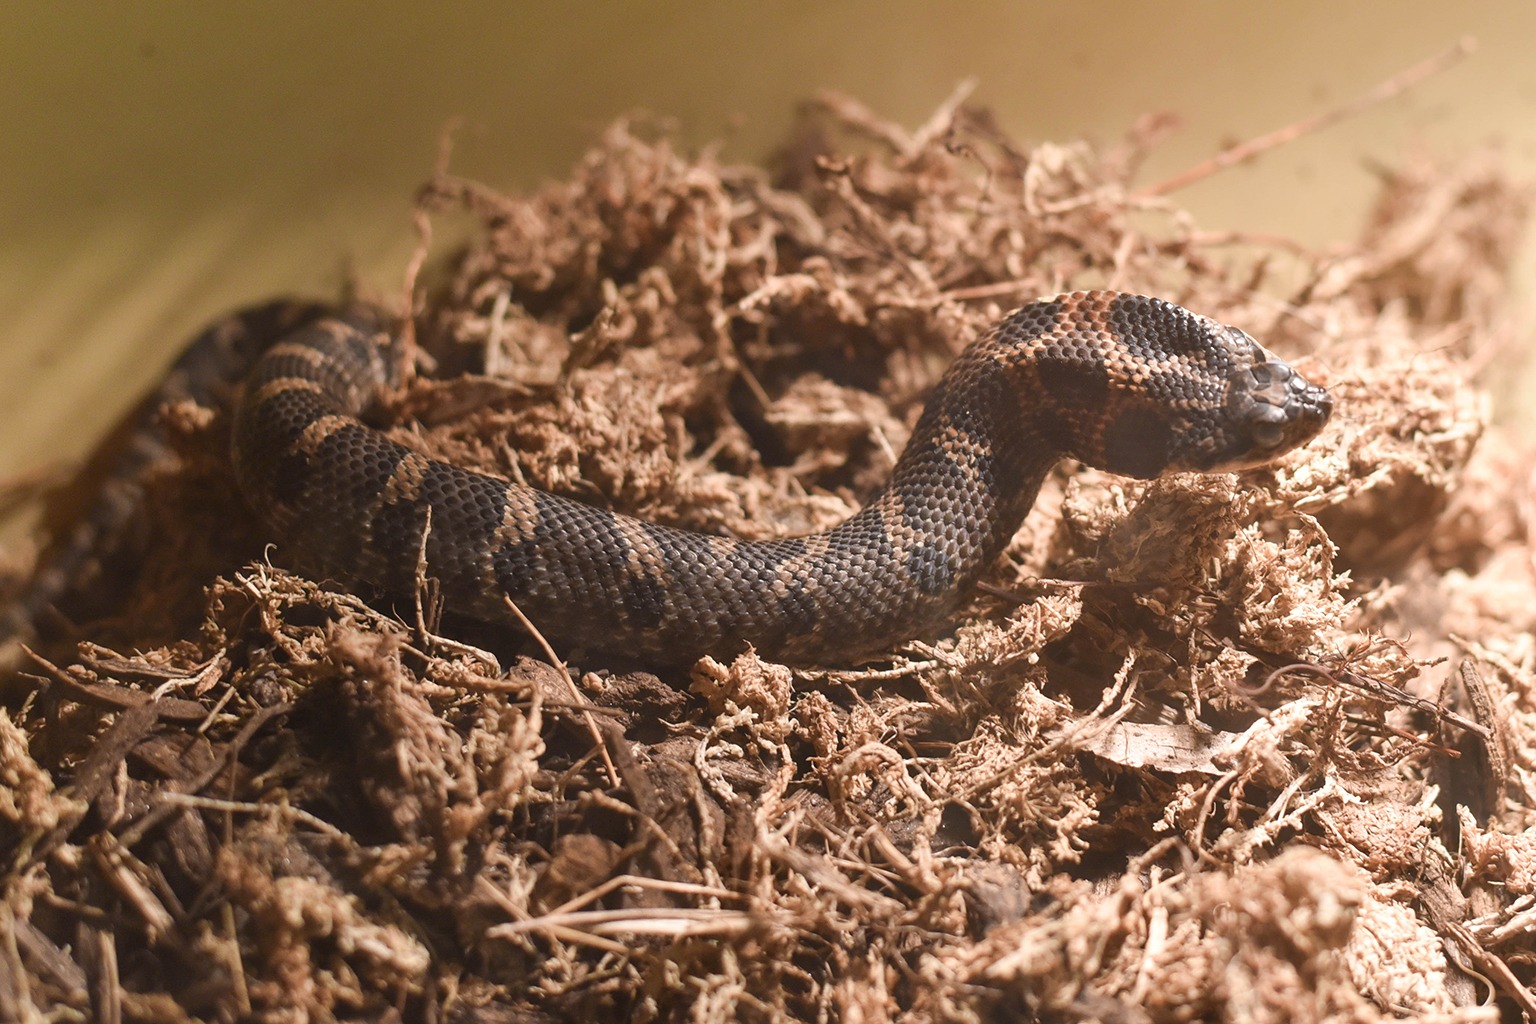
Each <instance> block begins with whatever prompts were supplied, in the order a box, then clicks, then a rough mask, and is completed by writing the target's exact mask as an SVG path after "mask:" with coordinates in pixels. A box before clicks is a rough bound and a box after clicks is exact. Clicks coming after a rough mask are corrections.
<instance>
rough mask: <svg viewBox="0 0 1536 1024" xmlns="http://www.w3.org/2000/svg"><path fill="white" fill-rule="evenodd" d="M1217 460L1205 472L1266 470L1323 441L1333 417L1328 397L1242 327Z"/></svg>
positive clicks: (1231, 331) (1235, 342)
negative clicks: (1296, 450) (1316, 439)
mask: <svg viewBox="0 0 1536 1024" xmlns="http://www.w3.org/2000/svg"><path fill="white" fill-rule="evenodd" d="M1226 331H1227V333H1228V336H1229V338H1230V339H1231V342H1232V348H1233V350H1234V353H1235V355H1236V358H1234V360H1233V365H1232V369H1231V372H1230V374H1229V375H1228V379H1227V397H1226V401H1225V403H1224V405H1223V409H1222V418H1223V423H1222V427H1221V430H1220V431H1219V432H1218V434H1217V437H1218V444H1217V445H1216V446H1214V454H1215V458H1214V459H1213V461H1212V462H1211V464H1210V465H1209V466H1203V467H1201V468H1202V469H1205V470H1207V471H1211V470H1235V469H1248V468H1251V467H1254V466H1262V465H1264V464H1265V463H1268V462H1272V461H1273V460H1275V459H1276V458H1278V457H1279V456H1281V455H1284V454H1285V453H1286V452H1288V451H1290V450H1291V449H1292V448H1297V447H1299V446H1301V445H1303V444H1306V443H1307V442H1308V441H1310V440H1312V438H1314V437H1316V436H1317V433H1318V431H1320V430H1322V429H1323V425H1324V424H1325V423H1327V422H1328V417H1329V415H1331V414H1332V412H1333V399H1332V398H1331V397H1329V395H1328V392H1327V391H1325V390H1323V388H1321V387H1319V386H1318V385H1316V384H1313V383H1312V382H1311V381H1309V380H1307V378H1305V377H1303V376H1302V375H1301V374H1300V373H1298V372H1297V371H1296V370H1294V369H1292V368H1291V367H1290V365H1289V364H1287V363H1286V362H1285V361H1284V360H1282V359H1280V358H1279V357H1277V356H1276V355H1275V354H1274V353H1272V352H1270V351H1268V350H1267V349H1265V348H1264V346H1262V345H1260V344H1259V343H1258V342H1256V341H1254V340H1253V339H1252V338H1250V337H1249V336H1248V335H1247V334H1245V333H1243V332H1242V331H1240V330H1238V329H1237V328H1236V327H1227V328H1226Z"/></svg>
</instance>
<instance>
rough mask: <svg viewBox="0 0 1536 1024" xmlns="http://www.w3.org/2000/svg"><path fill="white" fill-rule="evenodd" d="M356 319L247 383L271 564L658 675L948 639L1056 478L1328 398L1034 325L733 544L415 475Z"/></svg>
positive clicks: (1083, 298)
mask: <svg viewBox="0 0 1536 1024" xmlns="http://www.w3.org/2000/svg"><path fill="white" fill-rule="evenodd" d="M379 334H380V332H379V331H377V330H376V328H375V327H374V326H373V325H372V322H371V318H370V317H368V316H362V317H357V318H333V319H322V320H319V321H316V322H314V323H312V324H310V325H308V326H306V327H304V328H302V329H300V330H299V331H298V332H297V333H294V334H291V335H289V336H288V337H286V338H285V339H284V340H282V341H279V342H278V343H277V344H275V345H273V346H272V347H271V348H269V349H268V350H267V351H266V352H265V354H264V355H262V356H261V358H260V360H259V361H258V362H257V364H256V367H255V369H254V370H253V371H252V373H251V374H250V376H249V378H248V379H247V382H246V384H245V389H244V394H243V397H242V399H241V401H240V403H239V406H238V409H237V412H236V418H235V430H234V451H233V456H234V467H235V473H236V476H237V479H238V481H239V484H240V487H241V489H242V491H243V493H244V494H245V496H246V498H247V500H248V501H249V503H250V504H251V506H252V507H253V508H254V509H255V510H256V511H257V513H258V514H259V515H260V516H261V517H262V519H263V520H264V521H265V523H266V524H267V525H268V527H269V528H270V529H271V531H272V533H273V537H274V539H275V540H276V541H278V543H279V547H280V548H281V546H283V545H289V544H291V545H294V546H296V547H297V548H299V549H300V550H302V551H303V552H305V553H307V554H308V555H309V556H310V557H311V558H313V559H314V560H316V561H318V563H320V565H322V566H323V567H325V568H326V569H327V570H328V571H332V572H336V573H339V574H342V575H344V576H347V577H351V578H355V579H359V580H362V581H366V582H367V583H369V584H372V585H374V586H376V587H378V588H380V589H382V590H383V591H385V592H388V593H392V594H397V595H401V594H409V593H411V590H412V588H413V587H414V586H415V585H416V582H417V578H418V570H419V569H421V568H424V569H425V573H426V575H427V576H429V577H432V578H434V579H436V580H437V581H438V584H439V587H440V593H441V595H442V597H443V599H444V601H445V604H446V606H447V607H448V608H449V609H450V610H452V611H455V612H457V613H461V614H464V615H468V616H470V617H473V618H476V619H481V620H485V621H489V622H508V623H512V622H515V621H516V620H515V619H514V617H513V613H512V611H511V610H510V608H509V607H508V602H509V601H511V602H514V603H515V604H516V605H517V607H518V609H520V610H521V612H522V613H523V614H524V615H525V616H526V617H527V618H528V619H529V620H530V621H531V622H533V623H534V624H535V625H537V626H538V627H539V628H540V629H541V630H542V631H543V632H545V633H546V635H548V636H549V637H551V638H553V639H557V640H559V641H562V642H564V643H565V644H568V645H569V644H574V645H578V646H583V647H589V648H596V649H603V650H611V651H617V652H621V653H624V654H628V655H631V656H636V657H639V658H642V659H645V660H650V661H657V662H674V663H675V662H684V661H688V660H691V659H693V658H696V657H698V656H700V655H704V654H714V655H720V656H729V655H731V654H734V653H736V652H738V651H740V650H743V649H745V647H746V645H748V644H750V645H752V646H753V647H754V648H756V649H757V650H758V651H759V652H761V653H762V654H764V655H766V656H769V657H772V658H775V659H781V660H786V661H792V662H807V661H818V660H835V661H845V660H848V659H850V658H852V657H854V656H857V655H861V654H868V653H872V652H877V651H880V650H883V649H888V648H889V647H890V645H892V644H894V643H897V642H900V641H902V640H905V639H908V638H911V637H915V636H921V635H923V634H924V633H925V632H927V631H930V630H932V629H933V628H934V627H935V626H936V625H937V624H939V623H941V622H942V621H943V619H944V617H945V616H946V615H948V614H950V613H951V612H952V611H953V610H954V608H955V606H956V605H957V604H958V603H959V602H960V601H961V600H963V599H964V598H965V597H966V596H967V595H968V593H969V592H970V588H971V585H972V584H973V583H975V581H976V580H977V578H978V577H979V576H980V575H981V573H982V572H983V571H984V570H985V569H986V568H987V567H988V566H989V565H990V564H991V563H992V562H993V560H994V559H995V558H996V557H997V556H998V554H999V553H1000V552H1001V551H1002V549H1003V547H1004V546H1005V545H1006V544H1007V542H1008V540H1009V539H1010V538H1011V537H1012V536H1013V534H1014V532H1015V531H1016V530H1017V529H1018V527H1019V524H1020V522H1021V521H1022V520H1023V518H1024V516H1025V515H1026V513H1028V511H1029V509H1030V507H1031V505H1033V503H1034V500H1035V496H1036V493H1037V492H1038V490H1039V487H1040V484H1041V481H1042V480H1043V478H1044V476H1045V474H1046V472H1047V471H1048V470H1049V469H1050V468H1051V466H1052V465H1053V464H1055V463H1056V462H1057V461H1058V460H1059V459H1061V458H1063V457H1073V458H1077V459H1080V460H1082V461H1083V462H1085V463H1088V464H1091V465H1094V466H1098V467H1101V468H1103V469H1107V470H1111V471H1114V472H1118V473H1123V474H1126V475H1129V476H1134V477H1142V478H1149V477H1154V476H1157V475H1159V474H1161V473H1165V472H1171V471H1180V470H1200V471H1211V472H1217V471H1223V470H1229V469H1236V468H1242V467H1247V466H1252V465H1256V464H1259V463H1262V462H1266V461H1268V460H1270V459H1272V458H1274V457H1275V456H1277V455H1279V454H1281V453H1283V452H1285V451H1288V450H1289V449H1291V448H1293V447H1295V446H1297V445H1299V444H1301V443H1303V442H1305V441H1306V440H1308V439H1309V438H1311V437H1312V436H1313V435H1315V434H1316V433H1317V431H1318V430H1319V429H1320V428H1321V427H1322V425H1323V423H1324V422H1325V421H1326V420H1327V417H1328V415H1329V412H1330V409H1331V404H1330V400H1329V398H1328V396H1327V394H1326V393H1325V392H1324V391H1323V390H1322V389H1321V388H1319V387H1317V386H1315V385H1313V384H1310V383H1308V382H1307V381H1306V380H1305V379H1304V378H1302V377H1301V376H1300V375H1299V374H1297V373H1296V372H1295V371H1293V370H1291V369H1290V368H1289V367H1288V366H1286V365H1285V364H1284V363H1282V362H1280V361H1279V360H1278V359H1276V358H1275V357H1274V356H1272V355H1270V354H1269V353H1268V352H1266V351H1265V350H1264V349H1263V348H1261V347H1260V346H1259V345H1257V344H1256V343H1255V342H1254V341H1253V340H1252V339H1251V338H1249V337H1248V336H1247V335H1246V334H1244V333H1243V332H1242V331H1240V330H1237V329H1236V328H1232V327H1226V326H1223V325H1221V324H1219V323H1216V322H1215V321H1213V320H1211V319H1209V318H1207V317H1203V316H1199V315H1197V314H1194V313H1191V312H1189V311H1187V310H1185V309H1181V308H1180V307H1178V306H1175V305H1172V304H1170V303H1168V302H1164V301H1162V300H1159V299H1153V298H1148V297H1145V296H1137V295H1127V294H1120V293H1115V292H1077V293H1073V294H1071V295H1063V296H1059V297H1057V298H1053V299H1048V300H1043V301H1039V302H1034V303H1031V304H1030V305H1027V306H1025V307H1023V308H1022V309H1020V310H1018V311H1016V312H1014V313H1012V314H1011V315H1009V316H1007V317H1006V318H1004V319H1003V320H1001V321H999V322H998V323H997V324H996V325H995V326H994V327H993V328H992V329H991V330H990V331H989V332H988V333H987V334H986V335H985V336H984V337H982V338H981V339H980V340H979V341H977V342H976V343H975V344H973V345H972V346H971V347H970V348H968V349H967V350H966V351H965V352H964V353H962V354H961V355H960V356H959V357H958V358H957V359H956V360H955V361H954V363H953V364H952V365H951V366H950V368H949V370H948V371H947V372H946V373H945V374H944V376H943V378H942V379H941V380H940V382H939V383H938V385H937V386H936V387H935V389H934V392H933V394H932V396H931V398H930V399H929V402H928V404H927V406H926V407H925V409H924V411H923V414H922V417H921V419H920V420H919V421H918V423H917V426H916V428H915V429H914V431H913V433H912V437H911V440H910V442H909V443H908V445H907V447H906V449H905V451H903V453H902V455H901V457H900V459H899V461H898V462H897V464H896V467H895V469H894V470H893V471H892V474H891V477H890V480H889V482H888V483H887V484H886V485H885V487H884V488H883V489H882V490H881V491H880V492H879V493H878V494H877V495H875V497H874V498H873V499H871V500H870V502H869V503H868V504H867V505H866V506H865V507H864V508H863V509H862V510H861V511H860V512H858V513H857V514H856V515H854V516H853V517H851V518H850V519H848V520H847V521H846V522H844V523H842V524H841V525H839V526H837V527H835V528H833V529H831V530H828V531H826V532H823V533H818V534H812V535H810V536H805V537H795V538H788V539H782V540H772V541H742V540H734V539H730V538H725V537H716V536H708V535H704V534H698V533H691V532H687V531H683V530H677V529H672V528H669V527H666V526H660V525H656V524H654V523H649V522H645V521H642V520H639V519H634V518H631V517H628V516H624V515H619V514H616V513H614V512H610V511H607V510H604V509H600V508H595V507H592V506H589V505H585V504H582V503H580V502H577V501H572V500H570V499H566V498H562V497H559V496H556V495H552V494H548V493H545V492H543V491H539V490H536V489H533V488H530V487H525V486H522V485H519V484H515V483H510V482H508V481H506V480H502V479H499V478H496V477H492V476H486V475H483V474H480V473H475V472H471V471H469V470H467V469H464V468H461V467H458V466H454V465H451V464H449V463H446V462H441V461H438V460H434V459H431V458H428V457H426V456H424V455H421V454H420V453H418V452H416V451H413V450H412V449H410V448H408V447H406V446H404V445H401V444H398V443H396V442H394V441H392V440H390V439H388V438H387V437H385V436H384V435H383V434H381V433H379V432H378V431H376V430H374V429H372V428H371V427H369V426H367V425H365V424H364V423H363V422H361V420H359V419H358V416H359V415H360V414H361V413H362V412H363V411H364V410H365V409H366V407H367V406H368V405H369V404H370V402H371V401H372V400H373V398H374V397H375V396H376V394H377V393H378V392H379V391H380V390H381V389H382V388H386V387H390V386H393V385H394V384H395V383H396V381H395V360H394V359H392V358H390V355H389V353H388V352H387V351H386V348H387V346H385V347H381V345H380V340H381V339H380V337H379Z"/></svg>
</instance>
